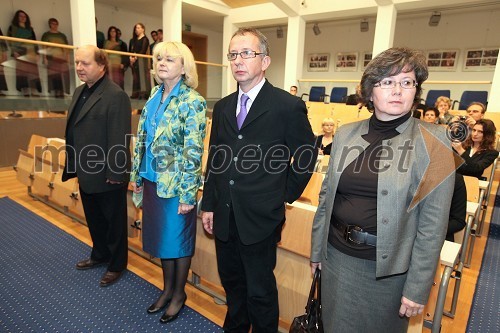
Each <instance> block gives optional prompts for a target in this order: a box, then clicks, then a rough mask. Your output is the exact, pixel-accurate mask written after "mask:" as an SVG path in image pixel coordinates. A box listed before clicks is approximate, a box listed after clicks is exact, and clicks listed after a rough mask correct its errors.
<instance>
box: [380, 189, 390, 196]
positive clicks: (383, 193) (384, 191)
mask: <svg viewBox="0 0 500 333" xmlns="http://www.w3.org/2000/svg"><path fill="white" fill-rule="evenodd" d="M381 193H382V195H387V194H388V193H389V191H387V190H382V192H381Z"/></svg>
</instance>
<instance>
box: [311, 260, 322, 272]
mask: <svg viewBox="0 0 500 333" xmlns="http://www.w3.org/2000/svg"><path fill="white" fill-rule="evenodd" d="M318 267H319V270H321V263H320V262H312V261H311V273H312V275H314V273H315V272H316V268H318Z"/></svg>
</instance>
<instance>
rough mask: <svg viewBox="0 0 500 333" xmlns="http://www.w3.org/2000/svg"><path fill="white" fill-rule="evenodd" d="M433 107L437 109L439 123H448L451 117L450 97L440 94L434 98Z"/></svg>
mask: <svg viewBox="0 0 500 333" xmlns="http://www.w3.org/2000/svg"><path fill="white" fill-rule="evenodd" d="M434 107H436V108H437V109H438V110H439V123H440V124H444V125H448V124H449V123H450V122H451V120H452V119H453V115H452V114H451V113H450V112H449V110H450V109H451V99H449V98H448V97H446V96H440V97H438V98H437V99H436V103H435V104H434Z"/></svg>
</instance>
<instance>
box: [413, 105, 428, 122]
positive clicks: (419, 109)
mask: <svg viewBox="0 0 500 333" xmlns="http://www.w3.org/2000/svg"><path fill="white" fill-rule="evenodd" d="M425 110H427V106H425V104H421V103H420V104H417V106H415V109H414V110H413V112H412V114H411V115H412V117H413V118H417V119H422V115H423V114H424V113H425Z"/></svg>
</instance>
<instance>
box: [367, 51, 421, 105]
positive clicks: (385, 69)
mask: <svg viewBox="0 0 500 333" xmlns="http://www.w3.org/2000/svg"><path fill="white" fill-rule="evenodd" d="M411 71H414V72H415V78H416V80H417V86H416V92H415V98H414V103H413V104H414V105H416V104H418V103H419V102H420V96H421V95H422V83H423V82H424V81H425V80H427V77H428V76H429V71H428V69H427V60H426V58H425V55H424V54H423V53H422V52H420V51H417V50H414V49H410V48H407V47H393V48H390V49H387V50H385V51H384V52H382V53H380V54H379V55H377V56H376V57H375V58H374V59H373V60H371V61H370V62H369V63H368V65H367V66H366V69H365V71H364V73H363V76H362V77H361V88H360V90H359V94H360V99H361V102H362V103H363V104H364V105H366V108H367V109H368V110H370V111H373V110H374V109H375V108H374V106H373V102H372V101H371V100H370V99H371V97H372V92H373V87H374V85H375V84H376V83H378V82H380V81H381V80H383V79H385V78H386V77H389V76H394V75H398V74H399V73H402V72H404V73H408V72H411Z"/></svg>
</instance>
